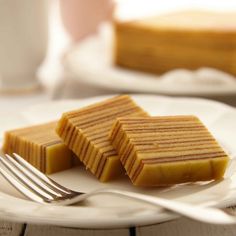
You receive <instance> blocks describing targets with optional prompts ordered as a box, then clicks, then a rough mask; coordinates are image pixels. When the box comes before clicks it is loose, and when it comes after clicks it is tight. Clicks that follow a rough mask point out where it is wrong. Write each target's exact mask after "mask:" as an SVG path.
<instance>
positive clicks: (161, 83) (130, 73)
mask: <svg viewBox="0 0 236 236" xmlns="http://www.w3.org/2000/svg"><path fill="white" fill-rule="evenodd" d="M112 39H113V36H112V28H111V25H109V24H104V25H102V26H101V28H100V31H99V34H97V35H95V36H92V37H89V38H87V39H85V40H84V41H83V42H80V43H79V44H78V45H77V46H74V47H73V48H72V49H71V50H70V52H68V53H67V55H66V56H65V59H64V65H65V68H66V69H67V70H68V71H69V72H70V73H71V74H72V78H73V79H74V80H75V81H83V83H87V84H90V85H96V86H99V87H103V88H108V89H113V90H115V91H126V92H128V91H129V92H144V93H159V94H160V93H161V94H172V95H198V96H200V95H202V96H203V95H204V96H210V95H229V94H236V78H235V77H234V76H232V75H229V74H227V73H224V72H222V71H219V70H216V69H212V68H200V69H198V70H196V71H190V70H186V69H178V70H172V71H169V72H167V73H165V74H162V75H160V76H158V75H153V74H148V73H143V72H138V71H135V70H129V69H125V68H121V67H118V66H115V65H114V63H113V55H112V51H113V45H112V43H113V40H112Z"/></svg>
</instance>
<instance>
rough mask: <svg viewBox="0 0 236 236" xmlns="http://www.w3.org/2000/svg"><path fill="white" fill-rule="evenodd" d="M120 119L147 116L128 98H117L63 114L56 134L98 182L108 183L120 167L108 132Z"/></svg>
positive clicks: (116, 174)
mask: <svg viewBox="0 0 236 236" xmlns="http://www.w3.org/2000/svg"><path fill="white" fill-rule="evenodd" d="M122 116H147V114H146V112H144V111H143V109H142V108H140V107H139V106H138V105H137V104H135V102H134V101H133V100H132V99H131V98H130V97H129V96H127V95H124V96H117V97H114V98H111V99H108V100H105V101H102V102H99V103H96V104H93V105H90V106H87V107H85V108H82V109H78V110H75V111H71V112H67V113H64V114H63V115H62V117H61V119H60V121H59V123H58V126H57V133H58V135H59V136H60V137H61V139H62V140H63V142H64V143H65V144H66V145H67V146H68V147H69V148H70V149H71V150H72V151H73V152H74V153H75V154H76V155H77V156H78V157H79V159H80V160H81V161H82V162H83V163H84V164H85V166H86V168H87V169H89V170H90V171H91V172H92V173H93V174H94V175H95V176H96V177H97V178H98V179H99V180H100V181H108V180H110V179H112V178H114V177H116V176H118V175H120V174H121V173H123V168H122V166H121V164H120V161H119V158H118V156H117V153H116V151H115V149H114V148H113V147H112V145H111V142H110V140H109V139H108V133H109V131H110V129H111V126H112V124H113V123H114V121H115V119H116V118H118V117H122Z"/></svg>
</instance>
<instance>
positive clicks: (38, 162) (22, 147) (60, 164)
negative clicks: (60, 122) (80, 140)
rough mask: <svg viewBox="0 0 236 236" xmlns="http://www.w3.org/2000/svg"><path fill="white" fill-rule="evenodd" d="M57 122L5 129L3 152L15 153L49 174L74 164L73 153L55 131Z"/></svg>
mask: <svg viewBox="0 0 236 236" xmlns="http://www.w3.org/2000/svg"><path fill="white" fill-rule="evenodd" d="M56 124H57V122H50V123H46V124H42V125H36V126H30V127H26V128H21V129H16V130H11V131H7V132H6V133H5V138H4V144H3V148H2V149H3V152H4V153H7V154H12V153H17V154H19V155H20V156H22V157H23V158H24V159H25V160H26V161H28V162H29V163H30V164H32V165H33V166H35V167H36V168H38V169H39V170H40V171H42V172H44V173H46V174H51V173H54V172H58V171H62V170H66V169H68V168H71V167H72V166H73V165H74V161H73V153H72V152H71V151H70V150H69V149H68V148H67V147H66V146H65V144H63V143H62V141H61V139H60V138H59V137H58V135H57V134H56V132H55V128H56Z"/></svg>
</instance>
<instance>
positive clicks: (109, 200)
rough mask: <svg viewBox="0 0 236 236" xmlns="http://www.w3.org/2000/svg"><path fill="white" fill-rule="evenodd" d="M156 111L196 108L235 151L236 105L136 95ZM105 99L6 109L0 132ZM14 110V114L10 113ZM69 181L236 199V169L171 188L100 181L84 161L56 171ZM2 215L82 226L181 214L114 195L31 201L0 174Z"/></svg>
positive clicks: (198, 198) (218, 200) (221, 202)
mask: <svg viewBox="0 0 236 236" xmlns="http://www.w3.org/2000/svg"><path fill="white" fill-rule="evenodd" d="M133 98H134V99H135V101H136V102H137V103H138V104H140V106H142V107H143V108H144V109H146V110H147V111H148V112H150V114H152V115H180V114H194V115H197V116H199V117H200V118H201V119H202V121H203V122H204V123H205V124H206V125H207V127H209V129H210V130H211V131H212V132H213V134H214V135H215V136H216V138H217V139H219V141H220V142H221V143H222V145H223V146H224V147H225V149H226V151H228V152H230V153H231V156H234V153H236V139H235V133H236V122H235V120H236V110H235V109H233V108H231V107H229V106H227V105H223V104H220V103H217V102H213V101H209V100H203V99H191V98H177V99H176V98H169V97H161V96H148V95H138V96H133ZM103 99H105V97H97V98H92V99H87V100H69V101H58V102H51V103H47V104H44V105H38V106H34V107H31V108H29V109H26V110H24V111H22V112H21V113H20V114H14V113H12V114H11V115H10V113H8V117H10V118H9V119H7V118H6V116H4V112H3V111H2V112H1V116H0V133H1V136H2V134H3V132H4V130H6V129H10V128H15V127H19V126H22V125H26V124H28V125H30V124H36V123H40V122H46V121H50V120H54V119H58V118H59V117H60V115H61V113H62V112H64V111H68V110H71V109H74V108H79V107H82V106H84V105H87V104H91V103H93V102H96V101H100V100H103ZM9 115H10V116H9ZM52 178H54V179H55V180H56V181H58V182H59V183H62V184H64V185H65V186H67V187H69V188H72V189H75V190H80V191H83V192H88V191H90V190H94V189H97V188H118V189H125V190H129V191H135V192H141V193H145V194H150V195H153V196H160V197H164V198H168V199H176V200H178V201H184V202H189V203H194V204H201V205H217V206H228V205H233V204H236V197H235V196H236V175H233V176H231V177H230V178H229V177H228V178H226V179H224V180H223V181H221V182H207V183H204V184H200V183H195V184H186V185H178V186H175V187H171V188H137V187H134V186H132V185H131V183H130V182H129V180H128V178H124V179H120V180H116V181H114V182H111V183H100V182H99V181H98V180H96V179H95V178H94V177H93V176H92V175H91V174H90V173H88V172H86V171H85V170H84V168H83V167H82V166H79V167H77V168H74V169H70V170H67V171H64V172H60V173H57V174H54V175H52ZM0 217H1V218H4V219H7V220H14V221H24V222H32V223H46V224H54V225H63V226H73V227H80V228H117V227H128V226H135V225H136V226H138V225H148V224H154V223H159V222H163V221H166V220H170V219H174V218H175V217H176V215H173V214H170V213H167V212H164V211H162V210H161V209H160V208H157V207H153V206H150V205H147V204H143V203H140V202H136V201H131V200H127V199H122V198H119V197H114V196H108V195H104V196H97V197H92V198H91V199H89V200H88V201H86V203H84V204H83V205H81V206H70V207H63V206H45V205H39V204H37V203H34V202H31V201H28V200H26V199H24V197H22V196H21V194H20V193H18V192H17V191H16V190H15V189H14V188H13V187H11V186H10V185H9V184H8V183H7V182H6V181H5V180H4V179H3V178H0Z"/></svg>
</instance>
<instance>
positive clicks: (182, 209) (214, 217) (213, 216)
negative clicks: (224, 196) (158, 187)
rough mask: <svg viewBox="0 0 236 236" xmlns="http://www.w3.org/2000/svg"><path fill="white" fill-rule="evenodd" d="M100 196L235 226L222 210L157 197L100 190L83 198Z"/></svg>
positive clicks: (234, 222)
mask: <svg viewBox="0 0 236 236" xmlns="http://www.w3.org/2000/svg"><path fill="white" fill-rule="evenodd" d="M98 194H99V195H100V194H113V195H118V196H121V197H126V198H130V199H135V200H139V201H142V202H145V203H148V204H151V205H154V206H159V207H163V208H164V209H167V210H170V211H172V212H174V213H177V214H179V215H182V216H185V217H188V218H191V219H194V220H197V221H201V222H205V223H211V224H236V218H235V217H232V216H230V215H229V214H227V213H226V212H224V211H223V210H220V209H217V208H212V207H202V206H196V205H192V204H188V203H182V202H178V201H175V200H168V199H163V198H159V197H152V196H148V195H145V194H140V193H134V192H128V191H123V190H116V189H101V190H96V191H93V192H91V193H87V194H84V197H85V198H87V197H90V196H93V195H98Z"/></svg>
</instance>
